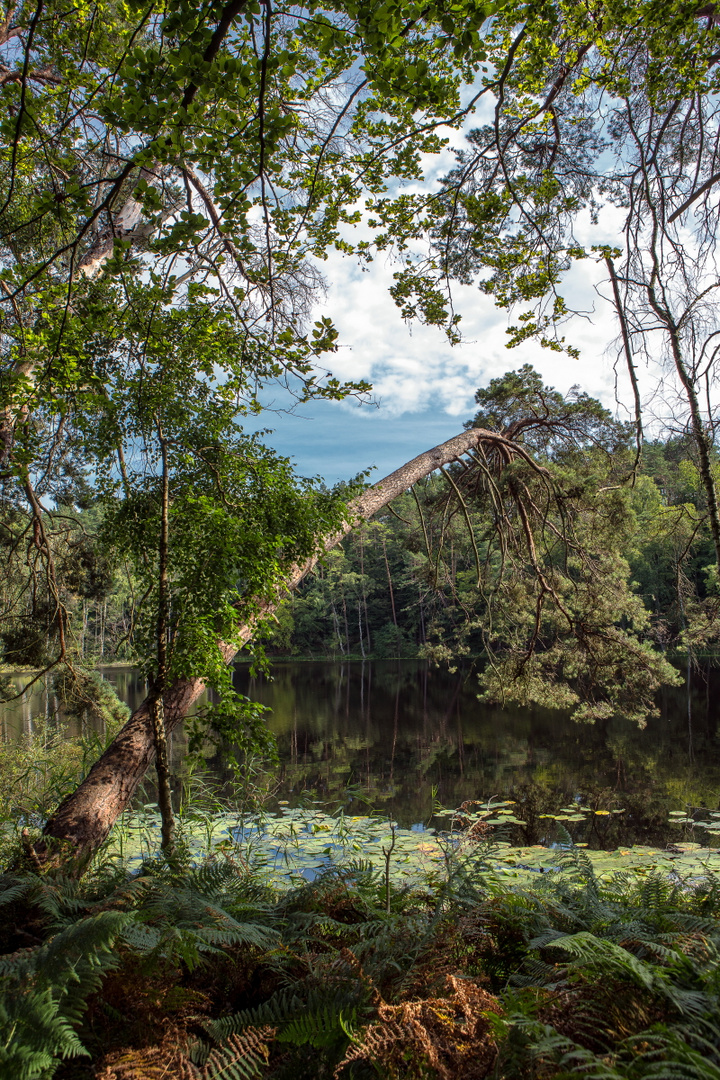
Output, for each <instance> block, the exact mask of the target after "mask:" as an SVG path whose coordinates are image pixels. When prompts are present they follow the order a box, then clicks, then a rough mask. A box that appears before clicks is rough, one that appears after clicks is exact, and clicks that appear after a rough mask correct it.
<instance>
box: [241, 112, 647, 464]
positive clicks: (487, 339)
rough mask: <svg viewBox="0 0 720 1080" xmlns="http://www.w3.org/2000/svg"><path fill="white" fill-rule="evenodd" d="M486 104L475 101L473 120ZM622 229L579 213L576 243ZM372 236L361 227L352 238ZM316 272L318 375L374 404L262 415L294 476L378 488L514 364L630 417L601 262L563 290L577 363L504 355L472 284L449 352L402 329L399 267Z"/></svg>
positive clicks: (434, 331) (610, 236) (526, 351)
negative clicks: (366, 385)
mask: <svg viewBox="0 0 720 1080" xmlns="http://www.w3.org/2000/svg"><path fill="white" fill-rule="evenodd" d="M491 104H492V103H491V102H483V103H482V107H481V113H482V110H483V109H488V108H490V106H491ZM482 120H483V115H480V114H476V115H475V116H474V117H473V118H472V120H469V121H468V122H467V124H466V125H465V126H466V128H468V127H470V126H471V125H473V126H475V125H477V124H478V123H481V122H482ZM447 134H448V136H449V137H450V138H451V139H452V140H453V142H454V143H456V144H457V143H458V142H459V141H461V139H462V135H461V133H459V132H457V131H450V130H448V132H447ZM454 160H455V159H454V154H453V152H452V148H451V147H448V148H446V149H445V150H444V151H443V152H442V153H440V154H439V155H437V156H436V157H432V158H428V159H427V160H426V162H425V167H426V176H427V179H426V183H432V181H433V179H436V178H439V177H441V176H443V175H445V174H446V173H447V172H448V170H449V169H450V168H451V167H452V165H453V163H454ZM417 189H418V190H419V188H417ZM410 190H412V188H411V189H410ZM622 220H623V214H622V211H621V210H618V209H617V208H615V207H612V206H605V207H604V208H603V209H602V210H601V211H600V215H599V220H598V222H597V223H596V224H593V223H591V222H590V218H589V215H584V217H583V216H581V218H580V220H579V221H578V223H577V228H576V235H577V239H578V240H579V242H580V243H586V244H587V245H592V244H601V243H609V242H614V241H616V240H617V235H618V230H619V229H620V228H621V226H622ZM349 238H350V237H349ZM371 238H372V234H371V232H370V230H368V229H367V228H366V226H364V225H363V224H361V225H360V226H358V227H357V229H356V230H354V236H353V237H352V239H354V240H358V239H371ZM319 269H320V270H321V272H322V273H323V275H324V277H325V279H326V283H327V296H326V298H325V299H324V301H323V302H322V303H318V304H317V305H316V308H315V311H314V313H313V318H319V317H320V316H321V315H329V316H330V317H331V318H332V319H333V322H334V323H335V325H336V326H337V329H338V331H339V335H340V336H339V343H340V344H339V348H338V351H337V352H336V353H335V354H332V355H329V356H328V358H327V363H328V366H329V367H331V368H332V370H333V373H334V374H335V375H337V377H338V378H340V379H366V380H368V381H369V382H371V383H372V384H373V398H374V404H372V405H363V406H360V407H358V405H357V404H356V403H355V402H351V401H347V402H342V403H337V402H322V401H320V402H311V403H309V404H307V405H305V406H302V407H297V409H296V410H295V412H294V413H292V414H287V413H285V412H282V411H279V412H277V413H274V412H271V411H268V412H264V413H263V414H262V415H261V416H260V417H259V418H258V423H257V426H258V427H262V428H270V429H273V434H272V435H271V436H268V437H267V440H266V441H267V442H268V443H269V444H270V445H272V446H274V447H275V448H276V449H277V450H278V451H280V452H281V453H283V454H286V455H287V456H289V457H292V458H293V459H294V461H295V463H296V465H297V467H298V470H299V471H300V472H301V473H303V474H304V475H321V476H323V477H325V479H326V480H327V481H328V482H329V483H334V482H335V481H337V480H343V479H349V478H350V477H352V476H354V475H356V474H357V473H358V472H360V471H361V470H364V469H367V468H369V467H371V466H375V467H376V471H375V472H374V473H373V477H374V478H375V479H380V478H381V477H383V476H385V475H386V474H387V473H388V472H391V471H392V470H393V469H395V468H398V467H399V466H400V465H402V464H403V463H404V462H405V461H407V460H409V459H410V458H412V457H414V456H415V455H416V454H419V453H421V452H422V451H423V450H427V449H429V448H430V447H433V446H435V445H437V443H439V442H442V441H443V440H445V439H448V438H450V437H451V436H452V435H454V434H456V433H457V432H458V431H460V430H462V426H463V422H464V421H465V420H467V419H469V418H470V417H471V416H472V415H473V413H474V411H475V408H474V400H473V398H474V393H475V390H476V388H477V387H479V386H487V384H488V383H489V381H490V380H491V379H492V378H494V377H496V376H498V375H501V374H503V372H505V371H508V370H510V369H512V368H517V367H519V366H520V365H522V364H524V363H531V364H533V365H534V366H535V367H536V368H537V369H538V371H540V372H541V374H542V375H543V377H544V379H545V381H546V382H547V383H548V384H550V385H552V386H555V387H556V389H558V390H560V391H562V392H563V393H566V392H567V391H568V390H569V389H570V387H571V386H573V385H576V384H577V385H580V386H581V388H582V389H583V390H585V391H587V392H588V393H590V394H592V395H593V396H595V397H599V398H600V399H601V400H602V401H603V402H604V404H605V405H606V406H607V407H608V408H610V409H612V410H613V411H615V412H617V414H618V416H619V417H620V418H622V419H629V418H630V415H629V413H628V411H627V409H626V408H625V407H624V406H623V405H619V406H618V405H617V403H616V397H617V398H618V399H619V400H620V402H625V401H629V400H631V395H630V393H629V387H628V386H627V385H626V376H625V375H624V373H623V370H622V367H621V370H620V371H619V377H618V379H617V381H616V376H615V373H614V370H613V362H614V360H615V358H616V353H617V348H616V344H615V341H616V337H617V333H618V328H617V324H616V322H615V319H614V313H613V310H612V308H611V306H610V304H609V303H608V301H607V299H606V298H605V296H606V295H607V289H606V287H605V286H604V285H603V278H604V277H605V276H606V274H605V273H604V266H602V264H601V263H600V264H599V263H597V262H593V261H592V260H586V261H584V262H581V263H578V264H575V266H574V267H573V269H572V272H571V274H570V275H569V277H568V280H566V281H565V282H564V283H563V293H564V295H565V297H566V299H567V301H568V304H569V306H571V307H572V308H574V309H576V310H581V311H584V312H585V313H586V314H585V316H584V317H576V318H575V319H574V320H573V321H572V323H571V324H570V325H569V326H568V328H567V338H568V340H569V341H571V342H572V344H574V345H576V346H577V347H578V348H579V349H580V351H581V359H580V360H579V361H578V360H573V359H569V358H568V357H567V356H565V355H564V354H558V353H555V352H551V351H549V350H543V349H541V348H540V346H539V345H536V344H535V343H530V344H528V343H524V344H523V345H521V346H520V347H518V348H517V349H513V350H508V349H507V348H506V341H507V335H506V329H507V326H508V321H513V319H512V318H511V319H510V320H509V319H508V313H507V312H506V311H499V310H497V309H496V308H495V306H494V304H493V301H492V299H491V298H490V297H487V296H485V295H483V294H482V293H481V292H480V291H479V290H478V289H477V288H475V287H470V286H457V288H456V289H455V291H454V303H455V310H456V311H457V312H458V313H459V314H460V315H461V316H462V321H461V324H460V329H461V331H462V332H463V336H464V340H463V343H462V344H461V345H458V346H454V347H452V346H450V344H449V343H448V341H447V338H446V337H445V335H444V333H443V332H442V330H440V329H438V328H437V327H424V326H421V325H419V324H413V325H411V326H409V325H406V324H405V323H404V322H403V320H402V318H401V315H400V312H399V310H398V308H397V307H396V306H395V303H394V302H393V300H392V298H391V297H390V295H389V291H388V290H389V287H390V285H391V284H392V282H393V272H394V271H395V270H396V269H397V267H396V265H394V264H393V263H392V261H391V260H390V259H389V258H386V257H385V256H382V257H380V258H378V259H377V260H376V261H375V262H373V263H371V264H370V265H369V267H367V266H365V265H362V266H361V265H360V264H359V263H358V261H357V260H356V259H354V258H352V257H350V256H344V255H341V254H339V253H331V254H330V256H329V257H328V259H327V260H326V261H324V262H322V263H320V264H319ZM513 314H514V317H516V316H517V314H518V313H517V312H515V313H511V316H512V315H513ZM267 403H268V404H273V403H274V404H275V406H276V407H277V408H281V407H283V406H285V405H287V399H286V398H284V397H283V396H282V394H281V393H280V392H278V393H277V394H276V395H275V397H274V398H273V395H272V393H270V394H268V397H267Z"/></svg>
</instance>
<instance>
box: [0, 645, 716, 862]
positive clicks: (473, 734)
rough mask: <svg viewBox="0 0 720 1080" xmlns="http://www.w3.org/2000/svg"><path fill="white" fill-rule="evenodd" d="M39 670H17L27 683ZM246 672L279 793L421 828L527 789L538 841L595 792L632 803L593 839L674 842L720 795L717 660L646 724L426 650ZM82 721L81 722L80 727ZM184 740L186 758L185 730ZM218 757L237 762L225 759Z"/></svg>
mask: <svg viewBox="0 0 720 1080" xmlns="http://www.w3.org/2000/svg"><path fill="white" fill-rule="evenodd" d="M101 671H102V674H103V675H104V677H105V678H107V679H109V681H111V682H112V683H113V685H114V686H115V687H116V689H117V692H118V694H119V696H120V697H121V698H122V699H123V700H125V701H126V702H127V703H128V704H129V705H130V706H131V707H135V706H136V705H137V704H139V702H140V701H141V700H142V698H143V697H144V695H145V687H144V684H143V682H142V680H141V679H140V678H139V676H138V674H137V672H136V671H135V670H134V669H132V668H129V667H112V666H108V667H104V668H102V669H101ZM28 679H29V676H20V675H19V676H17V677H16V680H15V681H16V685H17V686H18V688H19V689H20V688H22V686H23V685H24V684H25V683H26V682H27V681H28ZM235 679H236V685H237V686H238V689H240V690H241V691H242V692H244V693H247V694H248V696H250V697H251V698H254V699H256V700H259V701H261V702H262V703H264V704H266V705H268V706H270V707H271V709H272V713H271V714H270V716H269V718H268V724H269V727H270V728H271V730H272V731H273V732H274V733H275V735H276V737H277V742H278V750H279V756H280V769H279V779H280V789H279V790H278V793H277V797H278V799H287V800H289V802H290V803H291V804H295V803H296V802H297V801H299V800H300V799H301V798H302V794H303V792H307V791H312V792H314V793H315V797H316V798H318V799H320V800H324V801H335V802H336V803H337V804H338V805H339V804H341V803H344V804H345V805H346V808H347V809H348V810H349V811H350V812H353V813H365V812H366V811H367V805H368V804H370V805H372V806H373V807H375V808H377V809H383V810H385V811H387V812H388V813H390V814H391V815H392V816H393V817H395V818H396V819H397V820H398V821H399V822H400V824H401V825H403V826H405V827H408V826H411V825H414V824H417V823H419V822H423V821H424V822H427V821H428V820H429V819H430V817H431V815H432V811H433V805H434V802H439V803H441V804H443V805H444V806H448V807H456V806H459V805H460V804H461V803H462V802H463V801H465V800H468V799H482V800H487V799H490V798H492V797H493V796H500V797H505V798H514V799H517V800H518V802H519V803H521V804H522V813H521V816H522V817H523V818H524V819H525V820H526V821H527V822H528V829H527V830H526V831H525V833H524V836H523V840H524V842H526V843H532V842H537V840H539V839H541V838H543V836H544V834H545V833H546V831H547V827H546V822H545V821H544V819H543V818H542V816H541V815H542V814H543V813H547V812H554V811H555V810H557V809H558V807H560V806H562V805H567V804H568V803H569V802H571V801H572V800H574V799H576V798H577V797H578V796H582V797H583V798H584V799H585V800H586V801H591V802H592V801H593V800H595V801H596V804H597V805H610V804H612V805H613V806H622V807H624V808H625V809H626V813H625V814H624V815H622V817H621V818H618V817H613V819H612V820H606V821H605V822H604V823H597V828H603V829H605V830H606V834H603V836H602V837H600V836H599V835H598V837H593V838H592V842H593V843H597V842H600V841H602V845H603V846H609V845H610V844H611V843H613V842H616V843H629V842H632V841H633V840H636V841H639V842H645V843H664V842H665V841H666V840H667V838H668V834H667V826H666V822H667V814H668V811H669V810H670V809H681V808H683V806H684V804H685V803H690V804H692V805H698V806H699V805H704V806H706V807H710V808H713V809H714V808H717V807H718V805H719V800H720V733H719V731H718V719H719V716H718V707H717V702H718V690H719V689H720V673H719V672H718V671H717V670H716V669H709V670H708V671H706V672H705V673H704V674H703V676H702V677H699V676H696V677H695V678H694V681H693V685H692V696H691V698H690V702H689V705H688V700H687V697H686V695H685V691H684V689H679V690H673V691H669V692H668V693H666V694H665V696H664V697H663V699H662V702H661V715H660V716H659V717H658V718H657V719H656V720H654V721H652V722H651V723H650V724H649V725H648V727H647V729H646V730H645V731H639V730H638V729H637V728H635V727H634V726H633V725H632V724H628V723H623V722H621V721H618V720H613V721H609V722H604V723H598V724H596V725H594V726H585V725H583V726H579V725H577V724H575V723H574V722H573V721H571V720H569V718H568V717H567V716H565V715H564V714H562V713H558V712H555V711H549V710H544V709H525V710H521V709H501V708H498V707H492V706H488V705H484V704H482V703H480V702H479V701H478V700H477V696H476V695H477V686H476V680H475V678H474V676H472V675H471V674H469V673H467V672H457V673H455V674H451V673H448V672H446V671H439V670H434V669H431V668H429V667H428V666H427V665H426V664H424V663H421V662H418V661H379V662H378V661H376V662H366V663H361V662H357V663H350V664H337V663H331V662H317V663H299V662H293V663H276V664H274V665H273V678H272V680H268V679H266V678H258V679H253V678H251V677H250V673H249V669H248V667H247V666H246V665H238V666H237V667H236V672H235ZM56 709H57V702H56V700H55V699H54V695H53V693H52V683H51V681H50V680H46V679H41V680H40V681H38V682H36V683H35V684H34V685H33V686H32V688H31V690H30V692H29V693H27V694H26V695H25V696H24V698H22V699H19V700H17V701H15V702H12V703H10V704H9V705H6V706H4V707H3V708H2V709H0V716H1V718H2V734H3V738H5V739H17V738H19V737H20V736H21V734H22V733H23V732H24V733H31V732H32V730H33V724H34V722H35V720H36V719H37V718H38V717H40V718H46V717H47V718H51V717H52V716H53V715H54V714H55V711H56ZM689 718H691V720H692V727H691V730H689V728H688V722H689ZM79 727H81V725H79V726H78V724H77V722H76V723H75V724H74V725H71V727H70V732H71V734H80V730H79ZM690 735H691V736H692V739H690V737H689V736H690ZM172 742H173V751H174V752H173V758H174V763H175V764H176V765H178V764H179V763H180V761H181V759H182V756H183V753H184V748H185V737H184V734H183V732H182V730H179V731H176V733H175V734H174V737H173V740H172ZM213 764H214V767H215V768H216V769H217V771H218V772H219V773H220V774H221V775H223V774H224V773H225V768H224V763H223V761H222V760H221V759H220V758H218V759H216V760H215V762H214V763H213ZM350 796H352V797H350ZM607 830H614V832H612V835H611V834H610V833H609V832H607Z"/></svg>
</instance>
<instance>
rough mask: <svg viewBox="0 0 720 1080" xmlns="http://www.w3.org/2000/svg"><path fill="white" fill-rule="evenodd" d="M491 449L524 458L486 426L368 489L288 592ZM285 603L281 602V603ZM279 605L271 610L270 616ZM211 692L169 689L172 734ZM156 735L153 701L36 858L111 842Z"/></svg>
mask: <svg viewBox="0 0 720 1080" xmlns="http://www.w3.org/2000/svg"><path fill="white" fill-rule="evenodd" d="M481 443H484V444H485V445H486V447H488V448H493V447H495V448H497V449H502V450H504V456H505V457H507V454H508V452H509V453H510V454H511V455H512V454H513V452H516V453H520V454H521V455H522V456H523V457H525V456H526V453H525V451H523V450H522V449H521V448H520V447H517V446H516V445H514V444H513V443H512V442H510V441H509V440H508V439H506V438H505V437H504V436H503V435H500V434H497V433H495V432H491V431H485V430H483V429H482V428H471V429H469V430H468V431H464V432H462V433H461V434H460V435H456V436H455V437H454V438H452V439H449V440H448V441H447V442H445V443H442V444H441V445H440V446H436V447H434V448H433V449H432V450H428V451H426V452H425V453H424V454H420V455H419V456H418V457H416V458H413V460H412V461H409V462H407V464H405V465H403V466H402V467H401V468H399V469H396V471H395V472H393V473H391V474H390V475H389V476H386V477H385V479H384V480H381V481H380V482H379V483H377V484H375V485H374V486H373V487H371V488H368V490H367V491H365V492H363V494H362V495H360V496H358V498H356V499H355V500H354V501H353V503H352V504H351V506H350V517H349V519H348V521H347V522H346V524H345V525H344V526H343V527H342V528H341V529H339V530H338V531H337V532H336V533H334V534H333V535H332V536H329V537H327V538H326V540H325V542H324V543H323V545H322V547H321V549H320V550H319V551H318V553H317V555H315V556H313V557H312V558H311V559H308V560H307V562H305V563H303V564H302V565H300V564H298V565H296V566H294V567H293V568H292V569H291V570H290V573H289V574H288V577H287V579H286V581H285V585H284V588H285V589H286V590H287V591H290V590H292V589H295V588H296V587H297V586H298V585H299V584H300V582H301V581H302V580H303V578H304V577H305V575H306V574H308V573H309V572H310V571H311V570H312V569H313V567H314V566H315V565H316V563H317V562H318V560H319V559H321V558H322V556H323V555H324V553H325V552H326V551H329V550H330V549H331V548H332V547H334V546H335V545H336V544H337V543H339V542H340V540H342V538H343V537H344V536H346V535H347V534H348V533H349V532H351V531H352V529H353V528H354V527H355V526H356V525H358V524H360V522H362V521H366V520H368V519H369V518H371V517H373V515H374V514H376V513H377V512H378V510H381V509H382V508H383V507H384V506H386V505H387V503H389V502H390V501H391V500H392V499H394V498H396V497H397V496H398V495H400V494H402V492H403V491H406V490H407V489H408V488H409V487H411V486H412V485H413V484H414V483H416V482H417V481H418V480H421V479H422V478H423V477H425V476H428V475H429V474H430V473H432V472H434V471H435V469H438V468H440V467H441V466H442V465H447V464H448V463H449V462H452V461H455V460H457V459H458V458H459V457H461V456H462V455H463V454H465V453H467V452H468V451H469V450H472V449H473V448H474V447H476V446H478V445H480V444H481ZM279 600H280V597H278V601H279ZM274 606H275V605H274V604H270V605H267V606H266V607H265V609H264V612H263V613H264V614H267V613H268V611H271V610H272V609H273V607H274ZM253 629H254V623H248V624H246V625H244V626H242V627H240V630H239V634H238V638H239V641H240V643H241V644H246V643H247V642H248V641H249V640H250V639H251V638H252V635H253ZM221 648H222V652H223V656H224V659H225V661H226V662H227V663H228V664H229V663H231V662H232V660H233V658H234V657H235V655H236V652H237V644H236V643H233V644H232V645H222V646H221ZM204 689H205V684H204V683H203V681H202V680H201V679H182V680H179V681H178V682H176V683H175V684H174V685H173V686H171V687H169V688H168V689H167V690H166V691H165V694H164V695H163V704H164V715H165V724H166V731H167V733H168V734H169V733H170V732H171V731H172V730H173V728H174V727H176V726H177V725H178V724H179V723H180V721H181V720H182V719H183V718H184V717H185V716H186V715H187V713H188V712H189V710H190V709H191V707H192V706H193V704H194V703H195V702H196V701H197V699H198V698H199V697H200V695H201V694H202V693H203V691H204ZM154 742H155V740H154V734H153V726H152V720H151V717H150V710H149V707H148V701H147V700H146V701H144V702H143V703H142V705H140V707H139V708H138V709H136V710H135V712H134V713H133V715H132V716H131V717H130V719H129V720H128V722H127V723H126V724H125V726H124V727H123V728H122V730H121V731H120V732H119V734H118V735H117V737H116V738H115V740H114V741H113V742H112V743H111V744H110V746H109V747H108V748H107V750H106V751H105V753H104V754H103V755H102V757H101V758H99V759H98V761H97V762H96V763H95V765H93V767H92V769H91V770H90V772H89V773H88V775H87V777H86V778H85V780H84V781H83V782H82V784H80V786H79V787H78V788H77V790H76V791H74V792H73V793H72V794H71V795H69V796H68V798H67V799H65V801H64V802H63V803H61V805H60V806H59V807H58V809H57V811H56V812H55V814H53V816H52V817H51V818H50V820H49V821H48V822H47V824H46V826H45V830H44V836H45V837H46V841H45V843H43V844H42V845H37V853H38V855H39V856H40V857H41V858H46V857H47V855H48V853H49V852H50V850H51V848H52V847H53V846H54V845H55V844H57V843H59V844H61V845H62V849H61V850H62V851H63V854H64V855H65V856H68V855H75V856H77V857H80V858H82V857H84V856H87V855H88V854H90V853H91V852H92V851H93V850H94V849H95V848H96V847H98V845H99V844H101V843H102V842H103V840H104V839H105V838H106V836H107V835H108V833H109V832H110V829H111V828H112V826H113V824H114V822H115V821H116V819H117V818H118V816H119V815H120V814H121V813H122V812H123V810H125V808H126V807H127V806H128V804H129V802H130V800H131V799H132V796H133V794H134V792H135V790H136V788H137V786H138V784H139V783H140V780H141V779H142V777H143V776H144V774H145V771H146V770H147V768H148V766H149V765H150V763H151V762H152V760H153V757H154V753H155V746H154Z"/></svg>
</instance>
